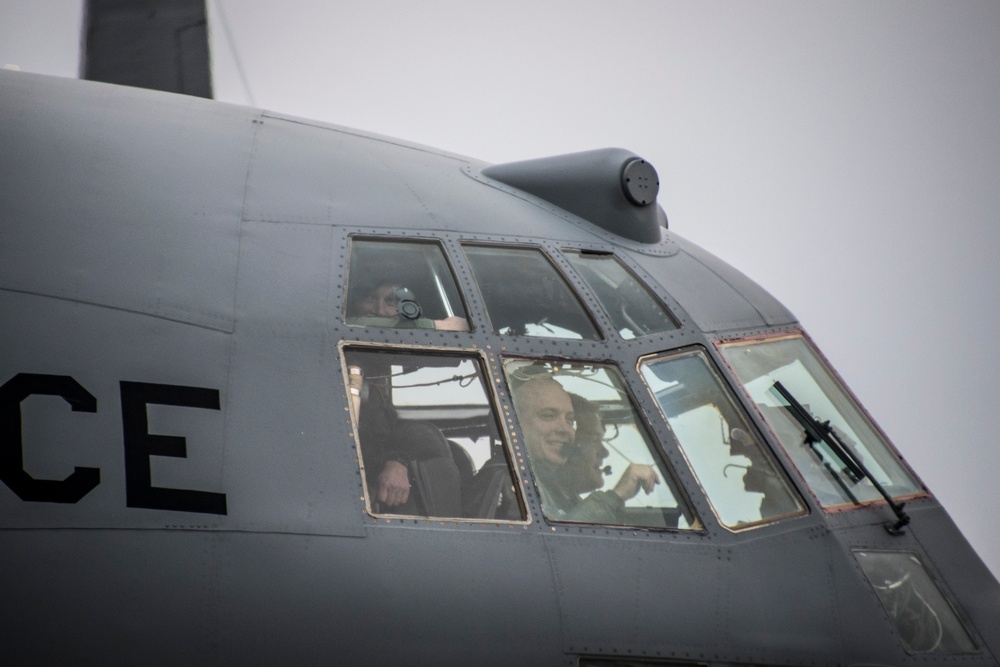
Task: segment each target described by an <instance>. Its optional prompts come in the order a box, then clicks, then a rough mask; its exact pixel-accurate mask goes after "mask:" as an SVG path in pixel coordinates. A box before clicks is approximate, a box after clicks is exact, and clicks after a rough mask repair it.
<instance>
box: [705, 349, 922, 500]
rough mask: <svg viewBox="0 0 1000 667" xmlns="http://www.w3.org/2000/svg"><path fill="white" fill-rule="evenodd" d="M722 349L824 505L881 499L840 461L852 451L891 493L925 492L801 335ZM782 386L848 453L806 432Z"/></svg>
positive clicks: (913, 493)
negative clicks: (828, 428) (824, 424)
mask: <svg viewBox="0 0 1000 667" xmlns="http://www.w3.org/2000/svg"><path fill="white" fill-rule="evenodd" d="M719 349H720V351H721V352H722V355H723V357H724V358H725V359H726V361H727V362H728V363H729V365H730V366H731V367H732V369H733V371H734V372H735V373H736V376H737V377H738V378H739V380H740V382H742V383H743V386H744V387H745V388H746V390H747V392H748V393H749V394H750V396H751V397H752V398H753V400H754V401H755V402H756V403H757V407H758V408H759V409H760V411H761V413H762V414H763V416H764V419H765V420H767V422H768V424H769V425H770V427H771V429H772V430H773V431H774V433H775V435H776V436H777V437H778V439H779V440H780V441H781V444H782V446H783V447H784V448H785V450H786V451H787V452H788V455H789V456H790V457H791V458H792V461H793V462H794V463H795V465H796V467H798V469H799V471H800V472H801V473H802V475H803V476H804V477H805V479H806V482H807V483H808V484H809V486H810V488H811V489H812V492H813V493H814V494H815V495H816V498H817V499H818V500H819V502H820V504H822V505H823V506H824V507H831V506H836V505H846V504H857V503H866V502H870V501H874V500H880V499H881V498H882V495H881V494H880V493H879V490H878V488H876V486H875V485H874V484H873V483H872V481H871V480H870V479H869V478H868V477H866V476H864V475H858V474H857V473H856V472H854V469H853V468H854V467H853V466H851V465H850V464H849V461H847V460H845V459H849V458H851V455H853V457H857V460H858V461H860V462H861V463H862V464H863V466H864V467H865V468H866V469H867V471H868V472H869V473H870V474H871V476H872V477H873V478H874V480H875V481H877V482H878V484H879V485H880V486H881V487H883V488H884V490H885V491H886V493H887V494H888V495H890V496H891V497H893V498H899V497H903V496H911V495H916V494H920V493H922V492H923V489H922V488H921V487H920V485H919V484H918V483H917V481H916V480H915V479H914V477H913V476H912V475H911V474H910V473H909V472H908V471H907V469H906V468H905V467H904V465H903V463H902V462H901V461H900V459H899V458H898V457H897V455H896V454H895V453H894V452H893V451H892V449H891V447H890V446H889V443H888V442H887V441H886V440H885V439H884V438H883V436H882V435H881V433H880V432H879V431H878V430H877V429H876V428H875V426H874V425H873V424H872V423H871V422H870V420H869V419H868V418H867V416H866V415H865V414H864V412H863V411H862V410H861V408H860V407H859V406H858V405H857V403H856V402H855V401H854V400H853V398H852V397H851V396H850V395H849V394H848V392H847V390H846V389H845V388H844V387H843V385H841V383H840V382H839V381H838V379H837V378H836V376H835V375H834V374H833V372H832V371H831V370H830V369H829V368H828V367H827V366H826V364H825V363H824V362H823V361H822V360H821V359H820V357H819V355H818V354H817V353H816V352H815V350H814V349H813V348H812V346H811V345H810V344H809V343H808V342H807V341H806V339H805V338H804V337H803V336H801V335H791V336H780V337H777V338H765V339H760V340H751V341H734V342H729V343H722V344H720V345H719ZM776 383H778V384H777V386H776ZM781 390H785V391H786V392H787V393H788V394H789V395H791V396H793V397H794V399H795V402H796V403H798V404H801V406H802V407H803V408H805V410H806V411H808V412H809V413H810V414H811V415H812V417H814V418H815V419H816V420H817V421H818V422H827V421H828V422H829V425H830V427H831V429H832V430H833V432H834V433H835V434H836V436H837V439H838V440H839V441H840V442H842V443H843V446H845V447H846V448H848V450H849V451H848V452H847V454H848V456H847V457H845V456H844V455H843V453H840V454H838V452H837V451H835V450H834V449H832V448H831V447H830V446H829V445H828V444H827V443H825V442H823V441H822V440H820V439H813V438H808V437H806V430H805V429H804V428H803V425H802V423H801V421H800V420H799V419H797V418H796V417H795V415H794V413H793V410H792V408H793V406H792V405H791V404H790V401H789V400H788V399H787V398H785V397H784V396H783V394H782V391H781Z"/></svg>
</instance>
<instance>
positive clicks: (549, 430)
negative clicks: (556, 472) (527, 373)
mask: <svg viewBox="0 0 1000 667" xmlns="http://www.w3.org/2000/svg"><path fill="white" fill-rule="evenodd" d="M516 403H517V418H518V420H519V421H520V422H521V428H522V429H523V430H524V433H523V436H524V444H525V447H527V448H528V453H529V454H530V455H531V457H532V458H535V459H536V460H539V461H550V462H552V463H556V464H559V465H562V464H564V463H566V448H567V446H571V445H572V443H573V437H574V436H575V435H576V429H575V428H574V426H573V402H572V401H571V400H570V398H569V394H567V393H566V390H565V389H563V388H562V386H561V385H560V384H559V383H558V382H556V381H555V380H552V379H549V378H540V379H537V380H529V381H528V382H526V383H525V384H523V385H522V386H521V387H520V388H519V389H518V390H517V401H516Z"/></svg>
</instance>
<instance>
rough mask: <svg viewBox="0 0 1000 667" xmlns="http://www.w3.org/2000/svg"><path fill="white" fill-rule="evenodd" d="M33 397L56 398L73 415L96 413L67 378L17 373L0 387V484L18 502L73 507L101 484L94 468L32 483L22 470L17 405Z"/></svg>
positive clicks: (89, 398)
mask: <svg viewBox="0 0 1000 667" xmlns="http://www.w3.org/2000/svg"><path fill="white" fill-rule="evenodd" d="M33 394H46V395H49V396H59V397H61V398H62V399H63V400H65V401H66V402H67V403H69V406H70V409H71V410H72V411H73V412H97V399H96V398H94V397H93V396H92V395H91V394H90V392H88V391H87V390H86V389H84V388H83V387H81V386H80V383H79V382H77V381H76V380H74V379H73V378H71V377H69V376H68V375H37V374H35V373H18V374H17V375H15V376H14V377H12V378H11V379H10V380H7V382H5V383H4V385H3V386H2V387H0V480H3V483H4V484H6V485H7V486H9V487H10V490H11V491H13V492H14V493H16V494H17V497H18V498H20V499H21V500H29V501H32V502H39V503H75V502H79V500H80V499H81V498H83V497H84V496H85V495H87V494H88V493H90V492H91V491H92V490H93V489H94V487H96V486H97V485H98V484H100V483H101V471H100V469H98V468H80V467H76V468H74V469H73V472H72V473H70V476H69V477H67V478H66V479H63V480H55V479H35V478H34V477H32V476H31V475H29V474H28V473H27V471H25V469H24V450H23V449H22V447H21V443H22V432H21V402H22V401H23V400H24V399H26V398H28V397H29V396H31V395H33Z"/></svg>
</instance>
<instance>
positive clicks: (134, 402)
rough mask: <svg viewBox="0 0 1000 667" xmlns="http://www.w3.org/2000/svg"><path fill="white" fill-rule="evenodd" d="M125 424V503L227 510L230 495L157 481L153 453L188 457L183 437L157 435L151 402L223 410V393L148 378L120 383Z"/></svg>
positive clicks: (183, 509)
mask: <svg viewBox="0 0 1000 667" xmlns="http://www.w3.org/2000/svg"><path fill="white" fill-rule="evenodd" d="M121 393H122V428H123V429H124V435H125V504H126V505H128V506H129V507H145V508H148V509H156V510H177V511H180V512H202V513H205V514H225V513H226V494H224V493H210V492H208V491H192V490H187V489H169V488H164V487H159V486H153V484H152V479H151V473H150V469H149V457H150V456H176V457H180V458H184V457H186V456H187V448H186V447H185V444H184V438H179V437H177V436H172V435H152V434H150V433H149V420H148V418H147V414H146V405H148V404H149V403H155V404H157V405H174V406H179V407H187V408H206V409H209V410H218V409H219V392H218V390H216V389H204V388H202V387H179V386H175V385H166V384H149V383H146V382H125V381H122V382H121Z"/></svg>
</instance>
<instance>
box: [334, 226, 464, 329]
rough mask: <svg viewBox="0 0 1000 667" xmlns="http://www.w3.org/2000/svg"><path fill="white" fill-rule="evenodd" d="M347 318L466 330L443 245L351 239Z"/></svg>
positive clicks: (353, 321) (386, 324) (381, 324)
mask: <svg viewBox="0 0 1000 667" xmlns="http://www.w3.org/2000/svg"><path fill="white" fill-rule="evenodd" d="M345 320H346V321H347V323H348V324H359V325H363V326H377V327H407V328H420V329H441V330H446V331H468V330H469V322H468V319H467V318H466V315H465V308H464V307H463V305H462V299H461V298H460V296H459V291H458V287H457V286H456V284H455V277H454V275H453V274H452V272H451V269H450V268H449V267H448V262H447V260H446V259H445V255H444V251H443V250H442V249H441V246H439V245H438V244H437V243H432V242H424V241H377V240H369V239H353V240H352V241H351V263H350V273H349V276H348V280H347V299H346V313H345Z"/></svg>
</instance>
